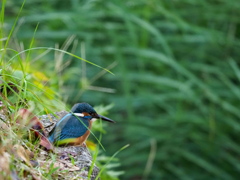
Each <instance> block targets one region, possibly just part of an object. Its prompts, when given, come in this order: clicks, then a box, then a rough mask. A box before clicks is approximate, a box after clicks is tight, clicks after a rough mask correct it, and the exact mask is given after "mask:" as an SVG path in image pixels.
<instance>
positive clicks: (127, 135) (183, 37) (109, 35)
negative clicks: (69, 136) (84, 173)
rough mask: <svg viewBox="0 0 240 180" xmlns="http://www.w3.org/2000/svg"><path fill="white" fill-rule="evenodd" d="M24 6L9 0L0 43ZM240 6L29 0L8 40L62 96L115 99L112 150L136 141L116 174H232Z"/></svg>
mask: <svg viewBox="0 0 240 180" xmlns="http://www.w3.org/2000/svg"><path fill="white" fill-rule="evenodd" d="M22 4H23V2H22V1H19V0H8V1H7V3H6V5H5V20H4V24H2V27H1V29H2V30H1V31H2V32H1V36H2V37H1V38H2V39H1V40H2V42H5V43H6V41H4V40H5V37H8V35H9V33H10V32H11V29H12V26H13V25H14V22H15V20H16V17H17V16H18V12H20V8H21V6H22ZM239 8H240V2H239V1H234V0H221V1H220V0H210V1H197V0H182V1H168V0H147V1H144V0H132V1H126V0H105V1H98V0H95V1H94V0H71V1H63V0H52V1H37V0H26V2H25V4H24V7H23V9H22V10H21V14H20V15H19V19H18V21H17V24H16V26H15V28H14V31H13V32H12V38H11V41H9V46H11V47H15V48H14V49H18V50H19V51H18V52H22V51H24V50H26V49H29V48H32V50H31V51H28V52H29V53H28V54H27V56H26V54H25V53H22V54H21V56H22V59H25V58H24V57H27V58H26V59H27V63H30V65H31V68H29V71H31V73H32V74H34V73H36V72H41V73H42V74H43V75H41V76H40V79H41V78H42V79H43V77H45V76H46V78H47V83H46V84H44V85H43V88H47V87H48V86H49V87H51V89H53V92H56V94H57V95H58V96H57V98H58V100H61V101H63V102H65V103H67V104H68V105H69V106H71V105H72V104H74V103H76V102H83V101H86V102H88V103H90V104H92V105H104V106H106V105H109V104H112V105H113V107H112V108H111V109H110V110H108V111H109V114H108V116H109V117H110V118H111V119H114V120H115V121H117V122H118V123H117V124H116V125H114V126H111V128H109V127H106V128H104V130H106V131H107V133H106V134H104V136H103V138H102V144H103V146H104V148H105V149H106V152H105V153H106V154H107V155H108V156H112V155H113V154H114V153H115V152H117V151H118V150H119V149H120V148H121V147H123V146H125V145H126V144H130V147H129V148H127V149H125V150H124V151H122V152H121V153H119V154H118V155H117V157H118V158H119V159H120V164H121V166H119V167H118V168H115V170H119V171H124V172H125V173H124V174H123V175H122V176H120V179H183V180H187V179H206V180H208V179H209V180H212V179H236V178H237V177H238V175H239V172H240V167H239V163H240V162H239V159H240V150H239V149H240V145H239V143H240V142H239V140H238V135H239V132H240V121H239V119H240V111H239V108H238V106H239V105H240V103H239V102H240V101H239V99H240V89H239V84H240V83H239V81H240V63H239V57H240V51H239V47H240V39H239V38H240V20H239V16H240V12H239ZM3 30H4V31H3ZM3 32H5V34H3ZM33 37H34V38H33ZM32 39H34V41H33V40H32ZM36 47H46V48H36ZM49 47H51V48H55V49H61V50H62V51H50V50H51V49H49ZM2 48H3V46H2ZM34 48H36V49H34ZM63 51H67V52H69V53H71V54H74V55H76V56H79V57H81V58H83V59H87V60H88V61H90V62H92V63H94V64H97V65H98V66H101V67H104V68H106V69H108V70H110V71H111V72H112V73H114V75H113V74H111V73H108V72H107V71H105V70H103V69H101V68H99V67H97V66H94V65H91V64H89V63H86V62H85V61H82V60H80V59H77V58H76V57H74V56H71V55H69V54H66V53H63ZM12 53H13V54H14V55H15V53H14V52H12ZM14 55H12V56H11V54H8V56H7V58H6V55H5V58H6V59H8V60H11V57H13V56H14ZM9 57H10V58H9ZM17 58H18V57H15V61H17V60H16V59H17ZM2 62H3V61H1V63H2ZM8 63H9V62H8ZM23 67H25V65H24V66H23ZM12 68H13V69H14V70H16V69H18V68H19V67H12ZM14 72H15V73H16V72H17V71H14ZM36 81H37V82H39V79H36ZM36 81H35V82H36ZM37 82H36V83H37ZM34 92H35V91H34ZM38 96H39V97H40V99H41V100H42V104H45V103H44V102H45V99H44V98H42V95H38ZM44 97H45V96H44ZM54 100H55V97H54V98H53V99H52V101H54ZM47 102H48V103H49V101H47ZM52 104H53V105H52V106H54V105H55V106H56V105H57V108H53V109H58V108H59V109H61V108H62V107H60V106H59V107H58V105H59V104H56V103H54V102H53V103H52ZM47 105H48V104H47ZM47 107H50V106H47ZM38 112H39V111H38ZM92 137H93V136H92ZM105 162H107V161H105Z"/></svg>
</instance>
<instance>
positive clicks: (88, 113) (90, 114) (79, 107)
mask: <svg viewBox="0 0 240 180" xmlns="http://www.w3.org/2000/svg"><path fill="white" fill-rule="evenodd" d="M71 112H72V113H73V114H74V115H76V116H79V117H83V118H87V119H90V120H94V119H102V120H104V121H108V122H112V123H115V121H113V120H111V119H109V118H107V117H105V116H102V115H100V114H98V113H97V112H96V111H95V110H94V109H93V107H92V106H91V105H90V104H88V103H77V104H75V105H74V106H73V107H72V109H71Z"/></svg>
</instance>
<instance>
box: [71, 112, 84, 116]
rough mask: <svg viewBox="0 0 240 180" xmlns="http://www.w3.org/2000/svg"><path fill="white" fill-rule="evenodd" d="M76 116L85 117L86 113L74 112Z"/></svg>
mask: <svg viewBox="0 0 240 180" xmlns="http://www.w3.org/2000/svg"><path fill="white" fill-rule="evenodd" d="M73 114H74V115H75V116H79V117H84V114H82V113H73Z"/></svg>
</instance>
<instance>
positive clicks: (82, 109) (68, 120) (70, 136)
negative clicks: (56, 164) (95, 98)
mask: <svg viewBox="0 0 240 180" xmlns="http://www.w3.org/2000/svg"><path fill="white" fill-rule="evenodd" d="M95 119H102V120H104V121H108V122H112V123H115V121H113V120H111V119H109V118H107V117H104V116H102V115H99V114H97V112H96V111H95V110H94V109H93V107H92V106H91V105H89V104H88V103H78V104H75V105H74V106H73V107H72V109H71V112H70V113H69V114H67V115H65V116H64V117H63V118H62V119H60V120H59V121H58V122H57V123H56V125H55V127H54V128H53V129H52V130H51V132H50V133H49V137H48V140H49V141H50V142H51V143H52V144H54V145H56V146H65V145H75V146H76V145H82V144H83V143H84V142H85V141H86V140H87V138H88V136H89V134H90V131H89V130H90V129H91V127H92V122H93V121H94V120H95Z"/></svg>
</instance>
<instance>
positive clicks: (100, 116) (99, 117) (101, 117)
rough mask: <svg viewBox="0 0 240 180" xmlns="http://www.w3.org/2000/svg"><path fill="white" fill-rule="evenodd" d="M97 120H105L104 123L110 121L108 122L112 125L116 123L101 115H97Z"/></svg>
mask: <svg viewBox="0 0 240 180" xmlns="http://www.w3.org/2000/svg"><path fill="white" fill-rule="evenodd" d="M95 118H97V119H102V120H104V121H108V122H111V123H115V121H113V120H111V119H109V118H107V117H105V116H102V115H100V114H97V115H96V117H95Z"/></svg>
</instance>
